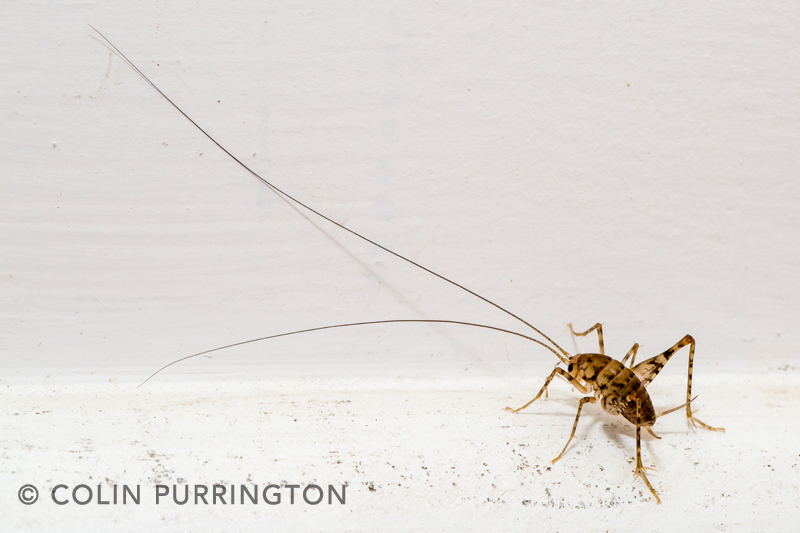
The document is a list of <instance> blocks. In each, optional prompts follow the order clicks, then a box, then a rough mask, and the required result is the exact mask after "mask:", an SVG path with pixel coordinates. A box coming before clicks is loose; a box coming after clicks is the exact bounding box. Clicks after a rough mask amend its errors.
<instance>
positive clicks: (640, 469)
mask: <svg viewBox="0 0 800 533" xmlns="http://www.w3.org/2000/svg"><path fill="white" fill-rule="evenodd" d="M648 429H649V428H648ZM633 475H634V476H641V478H642V479H643V480H644V482H645V484H646V485H647V488H648V489H650V492H652V493H653V496H655V497H656V501H657V502H658V503H661V498H659V497H658V494H656V491H655V490H653V486H652V485H651V484H650V481H649V480H648V479H647V474H646V473H645V467H644V466H642V426H636V471H635V472H634V473H633Z"/></svg>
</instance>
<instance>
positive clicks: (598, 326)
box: [569, 322, 606, 355]
mask: <svg viewBox="0 0 800 533" xmlns="http://www.w3.org/2000/svg"><path fill="white" fill-rule="evenodd" d="M594 330H597V343H598V344H599V345H600V355H605V354H606V349H605V347H604V346H603V325H602V324H601V323H600V322H598V323H597V324H595V325H594V326H592V327H590V328H589V329H587V330H586V331H584V332H583V333H575V330H574V329H572V324H569V331H570V332H571V333H572V334H573V335H575V336H576V337H585V336H586V335H588V334H589V333H591V332H592V331H594Z"/></svg>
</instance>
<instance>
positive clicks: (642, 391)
mask: <svg viewBox="0 0 800 533" xmlns="http://www.w3.org/2000/svg"><path fill="white" fill-rule="evenodd" d="M569 329H570V331H571V332H572V334H573V335H575V336H577V337H583V336H584V335H586V334H587V333H590V332H592V331H597V340H598V344H599V346H600V353H583V354H578V355H575V356H570V354H568V353H566V352H565V351H563V350H561V351H562V355H558V354H556V355H558V357H559V358H560V359H561V363H563V364H566V365H567V370H564V369H563V368H561V367H559V366H556V368H555V369H554V370H553V372H551V373H550V375H549V376H548V377H547V380H545V382H544V386H542V388H541V390H540V391H539V394H537V395H536V397H535V398H534V399H533V400H531V401H529V402H528V403H526V404H525V405H523V406H522V407H520V408H519V409H511V408H510V407H506V409H507V410H509V411H513V412H515V413H517V412H519V411H522V410H523V409H525V408H526V407H528V406H529V405H530V404H532V403H533V402H535V401H536V400H538V399H539V398H540V397H541V396H542V394H544V393H546V392H547V386H548V385H549V384H550V382H551V381H552V380H553V378H554V377H555V376H556V374H558V375H560V376H561V377H563V378H565V379H566V380H567V381H568V382H569V383H571V384H572V386H573V387H575V388H576V389H578V390H579V391H580V392H581V393H583V394H591V396H586V397H584V398H581V400H580V402H579V403H578V413H577V414H576V415H575V423H574V424H573V425H572V433H571V434H570V436H569V440H567V444H566V445H565V446H564V449H563V450H561V453H560V454H558V457H556V458H555V459H553V462H554V463H555V462H556V461H558V460H559V459H561V456H562V455H564V452H566V451H567V448H568V447H569V443H570V442H572V439H573V437H575V430H576V429H577V428H578V420H579V419H580V417H581V410H582V409H583V406H584V405H585V404H587V403H597V402H598V401H599V402H600V405H601V406H602V407H603V410H605V411H606V412H607V413H609V414H612V415H622V417H623V418H625V420H627V421H628V422H630V423H631V424H633V425H634V426H636V471H635V473H634V475H638V476H641V478H642V479H643V480H644V482H645V484H646V485H647V488H648V489H650V492H651V493H653V496H655V498H656V501H657V502H658V503H661V499H660V498H659V497H658V494H656V491H655V490H654V489H653V486H652V485H650V481H649V480H648V479H647V474H646V473H645V467H644V466H643V465H642V428H645V429H646V430H647V431H648V433H650V434H651V435H652V436H653V437H655V438H657V439H658V438H660V437H658V436H657V435H656V434H655V433H653V430H652V429H651V427H652V426H653V424H655V423H656V420H657V419H658V417H659V416H663V415H665V414H668V413H671V412H672V411H675V410H677V409H680V408H681V407H683V405H681V406H680V407H676V408H675V409H670V410H669V411H665V412H663V413H659V414H656V412H655V409H654V408H653V402H652V400H650V395H649V394H648V393H647V389H646V387H647V385H649V384H650V382H651V381H653V380H654V379H655V378H656V376H657V375H658V373H659V372H660V371H661V369H662V368H664V365H665V364H667V361H669V359H670V357H672V356H673V355H674V354H675V353H676V352H677V351H678V350H680V349H681V348H683V347H684V346H689V379H688V383H687V387H686V403H685V404H684V405H685V406H686V417H687V418H688V420H689V421H691V423H692V424H693V425H694V426H695V427H697V426H700V427H702V428H705V429H708V430H711V431H725V430H724V429H723V428H714V427H711V426H709V425H707V424H705V423H703V422H701V421H700V420H698V419H697V418H695V417H694V415H693V414H692V405H691V402H692V367H693V366H694V345H695V342H694V339H693V338H692V336H691V335H686V336H684V337H683V338H682V339H681V340H680V341H678V342H677V343H676V344H675V345H674V346H672V347H671V348H669V349H668V350H666V351H665V352H663V353H660V354H658V355H656V356H655V357H651V358H650V359H648V360H646V361H643V362H641V363H639V364H638V365H636V366H634V365H633V363H634V361H635V359H636V352H637V351H638V349H639V345H638V344H634V345H633V347H632V348H631V349H630V350H629V351H628V353H627V355H625V357H624V358H623V359H622V361H617V360H616V359H612V358H611V357H609V356H607V355H606V354H605V348H604V346H603V326H602V325H601V324H595V325H594V326H592V327H591V328H589V329H588V330H586V331H584V332H583V333H576V332H575V331H574V330H573V329H572V325H570V327H569ZM628 359H630V360H631V366H630V367H626V366H625V363H626V362H627V361H628ZM561 363H559V364H561Z"/></svg>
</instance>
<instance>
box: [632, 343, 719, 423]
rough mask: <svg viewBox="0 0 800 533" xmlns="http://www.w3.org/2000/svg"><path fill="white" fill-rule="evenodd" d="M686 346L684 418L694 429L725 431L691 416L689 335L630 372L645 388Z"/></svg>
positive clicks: (691, 344) (691, 351) (690, 345)
mask: <svg viewBox="0 0 800 533" xmlns="http://www.w3.org/2000/svg"><path fill="white" fill-rule="evenodd" d="M687 345H688V346H689V379H688V383H687V384H686V417H687V418H688V419H689V421H690V422H691V423H692V424H693V425H694V426H695V427H697V426H700V427H702V428H705V429H707V430H709V431H725V428H715V427H711V426H709V425H708V424H706V423H705V422H701V421H700V420H698V419H697V418H695V416H694V415H693V414H692V370H693V369H694V347H695V341H694V338H693V337H692V336H691V335H686V336H685V337H684V338H682V339H681V340H679V341H678V342H677V343H676V344H675V346H673V347H672V348H670V349H668V350H667V351H665V352H664V353H662V354H659V355H657V356H655V357H651V358H650V359H648V360H647V361H643V362H641V363H639V364H638V365H636V366H635V367H633V368H632V369H631V370H633V373H634V374H636V376H637V377H638V378H639V381H641V382H642V385H644V386H645V387H646V386H647V385H649V384H650V382H651V381H653V380H654V379H655V378H656V376H657V375H658V373H659V372H661V369H662V368H664V365H666V364H667V361H669V359H670V357H672V356H673V355H674V354H675V352H677V351H678V350H680V349H681V348H683V347H684V346H687Z"/></svg>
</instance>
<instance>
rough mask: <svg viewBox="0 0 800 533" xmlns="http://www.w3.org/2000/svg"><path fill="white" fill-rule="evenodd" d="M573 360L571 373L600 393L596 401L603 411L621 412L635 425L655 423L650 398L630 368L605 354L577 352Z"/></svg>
mask: <svg viewBox="0 0 800 533" xmlns="http://www.w3.org/2000/svg"><path fill="white" fill-rule="evenodd" d="M573 361H575V364H576V366H575V367H574V369H575V370H576V371H577V372H576V373H577V375H576V376H575V377H577V378H578V379H580V380H582V381H583V382H584V383H586V386H587V388H588V389H589V390H593V391H595V392H596V394H598V395H599V396H600V398H601V403H600V405H602V406H603V409H604V410H605V411H606V412H607V413H609V414H612V415H622V416H623V417H624V418H625V419H626V420H628V421H629V422H630V423H631V424H634V425H637V426H646V427H649V426H652V425H653V424H655V422H656V412H655V409H654V408H653V402H652V401H651V400H650V395H649V394H648V393H647V389H645V388H644V385H642V382H641V381H639V378H638V377H636V374H634V373H633V371H631V370H630V369H629V368H625V366H624V365H623V364H622V363H620V362H619V361H616V360H614V359H612V358H610V357H608V356H607V355H601V354H580V355H578V356H576V357H575V358H574V359H573Z"/></svg>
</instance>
